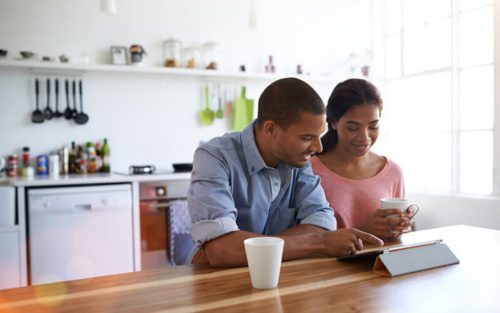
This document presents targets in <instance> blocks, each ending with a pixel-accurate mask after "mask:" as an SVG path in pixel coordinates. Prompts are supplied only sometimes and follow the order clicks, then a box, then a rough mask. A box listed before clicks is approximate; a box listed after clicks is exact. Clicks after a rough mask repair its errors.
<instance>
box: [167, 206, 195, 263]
mask: <svg viewBox="0 0 500 313" xmlns="http://www.w3.org/2000/svg"><path fill="white" fill-rule="evenodd" d="M169 211H170V216H169V217H170V218H169V221H170V227H169V229H170V247H169V250H170V251H169V255H170V264H172V265H183V264H186V262H187V261H188V258H189V256H190V254H191V252H192V251H193V249H194V242H193V238H192V237H191V218H190V217H189V212H188V205H187V200H173V201H171V202H170V210H169Z"/></svg>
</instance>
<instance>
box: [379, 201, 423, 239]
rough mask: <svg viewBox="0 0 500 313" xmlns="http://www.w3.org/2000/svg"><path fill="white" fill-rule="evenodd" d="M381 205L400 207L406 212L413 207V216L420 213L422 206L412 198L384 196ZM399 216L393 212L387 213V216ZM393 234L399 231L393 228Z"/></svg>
mask: <svg viewBox="0 0 500 313" xmlns="http://www.w3.org/2000/svg"><path fill="white" fill-rule="evenodd" d="M380 207H381V208H382V209H400V210H401V211H403V212H406V211H407V210H408V209H409V208H412V209H413V217H415V215H416V214H417V213H418V211H419V210H420V207H419V206H418V205H416V204H414V203H411V202H410V200H408V199H404V198H382V199H380ZM392 217H399V214H391V215H387V216H386V218H392ZM391 233H393V234H398V233H399V231H396V230H393V231H391Z"/></svg>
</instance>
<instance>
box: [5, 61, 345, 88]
mask: <svg viewBox="0 0 500 313" xmlns="http://www.w3.org/2000/svg"><path fill="white" fill-rule="evenodd" d="M1 68H14V69H16V68H18V69H26V70H29V71H31V72H34V73H37V74H52V73H57V74H61V73H62V74H68V73H69V74H78V75H81V74H83V73H85V72H104V73H131V74H134V73H136V74H159V75H170V76H186V77H198V78H203V79H224V80H225V79H230V80H263V81H274V80H276V79H279V78H283V77H297V78H300V79H302V80H305V81H308V82H318V83H329V84H333V83H336V82H337V81H338V79H336V78H335V77H333V76H328V75H290V74H286V73H282V74H280V73H272V74H270V73H249V72H227V71H218V70H204V69H187V68H167V67H159V66H134V65H113V64H73V63H58V62H41V61H29V60H0V69H1Z"/></svg>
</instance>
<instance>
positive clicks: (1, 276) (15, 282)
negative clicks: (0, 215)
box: [0, 227, 21, 289]
mask: <svg viewBox="0 0 500 313" xmlns="http://www.w3.org/2000/svg"><path fill="white" fill-rule="evenodd" d="M20 286H21V266H20V255H19V230H18V227H0V289H7V288H16V287H20Z"/></svg>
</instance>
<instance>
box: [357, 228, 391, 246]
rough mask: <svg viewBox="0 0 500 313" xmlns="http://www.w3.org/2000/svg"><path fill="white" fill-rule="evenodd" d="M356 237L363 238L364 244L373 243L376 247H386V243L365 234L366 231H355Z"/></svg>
mask: <svg viewBox="0 0 500 313" xmlns="http://www.w3.org/2000/svg"><path fill="white" fill-rule="evenodd" d="M353 230H354V232H355V234H356V236H358V238H361V240H363V241H364V242H368V243H371V244H373V245H376V246H380V247H381V246H383V245H384V241H383V240H382V239H380V238H378V237H376V236H374V235H372V234H369V233H365V232H364V231H361V230H358V229H353Z"/></svg>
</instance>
